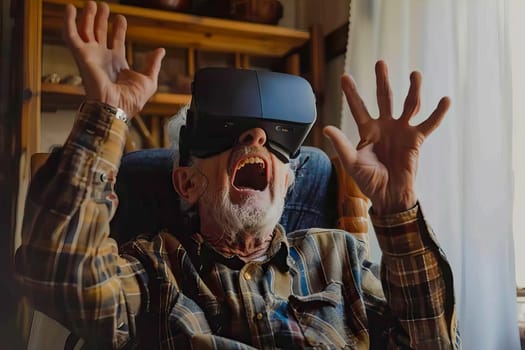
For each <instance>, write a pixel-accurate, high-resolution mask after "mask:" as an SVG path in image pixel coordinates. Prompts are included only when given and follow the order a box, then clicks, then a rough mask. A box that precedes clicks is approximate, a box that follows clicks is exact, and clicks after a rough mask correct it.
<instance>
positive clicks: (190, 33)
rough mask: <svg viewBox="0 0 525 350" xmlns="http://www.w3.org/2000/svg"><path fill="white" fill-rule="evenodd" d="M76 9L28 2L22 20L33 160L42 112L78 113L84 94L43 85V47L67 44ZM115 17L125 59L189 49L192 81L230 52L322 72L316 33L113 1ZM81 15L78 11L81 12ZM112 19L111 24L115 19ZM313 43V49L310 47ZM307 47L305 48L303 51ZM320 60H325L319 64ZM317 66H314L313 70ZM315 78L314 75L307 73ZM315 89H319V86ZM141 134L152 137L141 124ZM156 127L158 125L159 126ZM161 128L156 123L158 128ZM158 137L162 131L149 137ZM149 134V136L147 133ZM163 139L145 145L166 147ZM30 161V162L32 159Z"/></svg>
mask: <svg viewBox="0 0 525 350" xmlns="http://www.w3.org/2000/svg"><path fill="white" fill-rule="evenodd" d="M68 3H71V4H73V5H74V6H75V7H77V9H80V8H82V7H83V5H84V1H80V0H25V9H24V18H25V23H26V25H25V28H26V32H25V33H24V39H25V40H24V43H25V44H24V67H25V72H24V87H25V89H24V106H23V113H22V123H23V128H22V129H23V131H22V132H23V134H24V135H23V136H22V140H23V141H22V144H23V145H22V147H23V148H24V149H25V150H26V151H27V155H28V156H29V157H30V156H31V155H32V154H34V153H36V152H39V151H42V150H40V149H39V145H40V128H41V123H42V120H41V112H42V111H56V110H58V109H76V108H77V107H78V106H79V105H80V103H81V101H82V99H83V95H84V90H83V88H82V87H81V86H70V85H63V84H51V83H43V82H42V80H41V79H42V62H43V61H42V59H43V58H42V47H43V45H44V43H45V44H49V43H51V44H52V45H63V43H62V40H61V31H62V26H63V14H64V9H65V5H66V4H68ZM109 6H110V10H111V16H112V17H111V18H113V17H114V16H115V15H117V14H120V15H124V16H125V17H126V19H127V22H128V30H127V42H126V45H127V56H128V62H129V63H130V65H132V64H133V62H132V61H133V52H134V47H135V46H140V45H142V46H149V47H165V48H166V49H168V50H169V49H170V48H178V49H181V48H182V49H184V50H185V54H186V57H185V60H186V63H187V64H186V68H185V69H186V72H185V74H187V75H188V76H189V77H192V76H193V74H194V73H195V70H196V69H198V68H199V67H198V65H199V63H198V62H199V59H198V58H199V57H200V56H199V55H200V54H201V53H202V52H220V53H225V54H231V55H232V56H233V57H234V59H233V65H235V66H236V67H238V68H248V67H250V58H251V57H267V58H275V59H278V60H280V61H281V62H282V64H281V67H282V68H281V70H283V71H286V72H288V73H291V74H301V61H300V51H302V52H303V55H304V52H305V51H306V52H307V53H308V60H309V61H311V62H310V65H311V69H310V70H316V71H321V67H320V64H319V62H320V61H319V59H318V58H316V57H312V56H315V55H316V54H319V53H320V52H319V50H316V49H315V47H314V48H312V47H311V46H312V45H313V43H314V42H315V40H312V36H314V35H315V33H316V32H314V31H303V30H295V29H290V28H284V27H278V26H273V25H263V24H255V23H247V22H240V21H232V20H226V19H218V18H208V17H199V16H193V15H188V14H183V13H177V12H170V11H162V10H155V9H149V8H141V7H135V6H129V5H122V4H115V3H110V4H109ZM79 12H80V11H79ZM111 18H110V20H111ZM308 45H310V47H309V48H307V46H308ZM305 48H307V50H305ZM321 62H322V61H321ZM314 64H315V66H314ZM309 76H310V77H313V78H312V79H313V80H315V76H316V74H314V72H310V73H309ZM312 85H314V91H315V90H316V88H315V84H314V83H313V82H312ZM190 98H191V96H190V95H188V94H177V93H157V94H155V95H154V96H153V97H152V98H151V100H150V101H149V102H148V103H147V105H146V107H145V109H144V110H143V113H142V116H144V115H151V116H154V117H155V118H156V120H159V118H160V119H161V121H162V120H164V119H162V118H167V117H168V116H170V115H172V114H173V113H174V112H175V111H176V110H177V109H178V108H179V107H180V106H181V105H185V104H187V103H189V101H190ZM139 123H141V127H140V128H139V129H141V130H139V132H141V133H142V134H143V135H145V134H148V132H147V131H148V130H146V129H144V127H143V125H145V124H146V123H143V122H142V121H139ZM157 124H158V122H157ZM156 128H157V129H158V125H157V127H156ZM150 134H154V135H155V136H158V132H154V133H150ZM146 136H148V137H149V136H151V135H146ZM164 141H165V138H164V139H163V140H160V141H159V140H157V141H156V140H151V142H146V143H145V144H152V145H163V144H164V143H165V142H164ZM29 157H28V158H27V159H29Z"/></svg>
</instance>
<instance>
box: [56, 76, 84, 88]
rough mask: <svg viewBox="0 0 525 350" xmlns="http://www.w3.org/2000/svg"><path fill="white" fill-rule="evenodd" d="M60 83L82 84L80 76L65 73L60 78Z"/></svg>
mask: <svg viewBox="0 0 525 350" xmlns="http://www.w3.org/2000/svg"><path fill="white" fill-rule="evenodd" d="M60 84H67V85H75V86H78V85H82V78H81V77H80V75H74V74H71V75H67V76H65V77H64V78H62V79H60Z"/></svg>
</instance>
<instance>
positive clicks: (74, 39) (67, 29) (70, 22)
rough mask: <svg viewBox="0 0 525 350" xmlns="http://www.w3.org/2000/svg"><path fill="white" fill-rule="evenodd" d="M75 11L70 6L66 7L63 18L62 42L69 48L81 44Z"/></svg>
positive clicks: (73, 7)
mask: <svg viewBox="0 0 525 350" xmlns="http://www.w3.org/2000/svg"><path fill="white" fill-rule="evenodd" d="M76 17H77V9H76V8H75V6H73V5H71V4H67V5H66V11H65V16H64V32H63V36H64V40H65V42H66V44H67V45H68V46H69V47H78V46H79V45H80V44H81V43H82V39H81V38H80V36H79V34H78V30H77V23H76Z"/></svg>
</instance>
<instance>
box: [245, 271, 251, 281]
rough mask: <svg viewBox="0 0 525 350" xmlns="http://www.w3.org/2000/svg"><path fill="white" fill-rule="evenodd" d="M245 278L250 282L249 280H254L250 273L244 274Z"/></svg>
mask: <svg viewBox="0 0 525 350" xmlns="http://www.w3.org/2000/svg"><path fill="white" fill-rule="evenodd" d="M244 278H245V279H246V280H248V281H249V280H251V279H252V275H250V274H249V273H248V272H245V273H244Z"/></svg>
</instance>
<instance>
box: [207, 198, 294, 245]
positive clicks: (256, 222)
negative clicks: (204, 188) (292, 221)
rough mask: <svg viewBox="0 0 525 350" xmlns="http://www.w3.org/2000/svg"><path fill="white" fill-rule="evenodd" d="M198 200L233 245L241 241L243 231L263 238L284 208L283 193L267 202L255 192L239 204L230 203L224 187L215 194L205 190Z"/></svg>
mask: <svg viewBox="0 0 525 350" xmlns="http://www.w3.org/2000/svg"><path fill="white" fill-rule="evenodd" d="M201 200H203V201H204V203H207V207H208V208H207V210H206V214H207V215H210V216H211V217H212V220H213V221H215V223H216V225H217V227H220V229H221V230H222V234H223V236H222V239H223V240H224V241H225V242H227V243H228V244H233V245H236V244H237V243H239V242H242V241H243V240H244V238H243V237H244V236H243V235H244V234H245V233H248V232H249V233H250V234H251V235H252V236H253V237H254V238H255V239H259V240H265V239H267V238H268V237H269V236H271V234H272V233H273V229H274V228H275V225H277V223H278V222H279V219H280V218H281V215H282V213H283V209H284V197H280V198H276V199H275V202H274V203H271V204H270V205H268V203H264V202H263V201H261V200H259V199H257V198H256V197H255V196H250V197H248V198H247V199H246V200H245V201H244V203H242V204H234V203H232V202H231V200H230V196H229V193H228V191H227V190H226V189H223V190H221V191H220V192H218V193H216V194H213V193H209V192H206V193H205V194H204V195H203V196H202V198H201ZM206 214H205V215H206Z"/></svg>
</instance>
